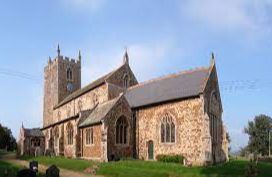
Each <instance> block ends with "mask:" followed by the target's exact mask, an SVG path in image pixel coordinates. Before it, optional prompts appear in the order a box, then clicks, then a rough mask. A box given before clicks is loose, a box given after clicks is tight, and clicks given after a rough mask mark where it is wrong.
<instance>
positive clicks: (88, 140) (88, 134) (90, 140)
mask: <svg viewBox="0 0 272 177" xmlns="http://www.w3.org/2000/svg"><path fill="white" fill-rule="evenodd" d="M93 138H94V135H93V128H88V129H86V140H85V141H86V144H87V145H88V144H93V143H94V141H93Z"/></svg>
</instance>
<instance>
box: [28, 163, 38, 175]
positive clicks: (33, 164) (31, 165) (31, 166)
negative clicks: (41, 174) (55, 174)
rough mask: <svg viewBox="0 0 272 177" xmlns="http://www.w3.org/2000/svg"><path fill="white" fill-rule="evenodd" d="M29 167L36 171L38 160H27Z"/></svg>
mask: <svg viewBox="0 0 272 177" xmlns="http://www.w3.org/2000/svg"><path fill="white" fill-rule="evenodd" d="M29 169H31V170H32V171H34V172H36V173H37V172H38V162H37V161H31V162H29Z"/></svg>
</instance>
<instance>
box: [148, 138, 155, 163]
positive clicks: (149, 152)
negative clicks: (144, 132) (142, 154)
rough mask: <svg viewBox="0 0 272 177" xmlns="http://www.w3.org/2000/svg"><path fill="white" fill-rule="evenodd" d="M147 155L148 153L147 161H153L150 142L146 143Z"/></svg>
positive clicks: (151, 143) (152, 145)
mask: <svg viewBox="0 0 272 177" xmlns="http://www.w3.org/2000/svg"><path fill="white" fill-rule="evenodd" d="M147 153H148V160H153V159H154V143H153V141H152V140H149V141H148V142H147Z"/></svg>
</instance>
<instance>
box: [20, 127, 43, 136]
mask: <svg viewBox="0 0 272 177" xmlns="http://www.w3.org/2000/svg"><path fill="white" fill-rule="evenodd" d="M24 133H25V136H31V137H35V136H36V137H43V136H44V135H43V133H42V131H41V130H40V129H39V128H32V129H27V128H24Z"/></svg>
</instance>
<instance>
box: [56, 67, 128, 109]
mask: <svg viewBox="0 0 272 177" xmlns="http://www.w3.org/2000/svg"><path fill="white" fill-rule="evenodd" d="M122 66H124V65H121V66H120V67H118V68H117V69H115V70H113V71H111V72H109V73H107V74H105V75H104V76H102V77H100V78H98V79H97V80H95V81H93V82H91V83H90V84H88V85H87V86H85V87H83V88H81V89H79V90H76V91H75V92H73V93H71V94H70V95H68V96H67V97H66V98H65V99H64V100H63V101H61V102H60V103H59V104H58V105H56V106H55V107H54V109H56V108H59V107H60V106H63V105H64V104H66V103H68V102H69V101H71V100H73V99H75V98H77V97H79V96H81V95H83V94H85V93H86V92H89V91H90V90H93V89H95V88H96V87H98V86H100V85H102V84H104V83H105V82H106V79H107V78H108V77H110V76H111V75H112V74H113V73H115V72H116V71H118V70H119V69H120V68H122Z"/></svg>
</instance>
